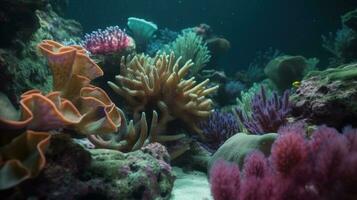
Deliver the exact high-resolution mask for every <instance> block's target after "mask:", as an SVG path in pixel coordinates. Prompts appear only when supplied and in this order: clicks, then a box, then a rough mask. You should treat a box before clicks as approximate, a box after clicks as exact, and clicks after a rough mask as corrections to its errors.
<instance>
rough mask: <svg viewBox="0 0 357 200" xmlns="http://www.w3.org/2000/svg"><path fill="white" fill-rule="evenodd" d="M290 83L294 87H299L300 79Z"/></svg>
mask: <svg viewBox="0 0 357 200" xmlns="http://www.w3.org/2000/svg"><path fill="white" fill-rule="evenodd" d="M292 85H293V87H294V88H299V87H300V85H301V82H300V81H294V82H293V84H292Z"/></svg>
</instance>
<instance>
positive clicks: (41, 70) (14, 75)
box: [0, 0, 81, 102]
mask: <svg viewBox="0 0 357 200" xmlns="http://www.w3.org/2000/svg"><path fill="white" fill-rule="evenodd" d="M46 2H47V1H17V0H16V1H7V0H6V1H2V2H1V3H0V4H2V5H1V6H0V8H4V9H6V8H8V9H7V10H6V11H4V12H1V13H7V14H5V15H8V16H4V17H5V18H6V19H7V20H8V21H7V22H6V23H5V24H2V27H3V28H2V29H1V31H3V30H4V31H5V33H1V36H2V37H1V42H0V68H1V71H2V73H1V74H0V79H1V80H2V83H3V84H1V86H0V90H1V91H3V92H4V93H6V94H7V95H8V96H9V98H10V99H11V100H12V101H14V102H16V101H18V100H19V98H20V96H21V94H22V93H23V92H25V91H27V90H30V89H39V90H41V91H43V92H49V91H50V90H51V84H52V82H51V81H52V79H51V75H50V72H49V70H48V69H47V67H46V64H45V62H44V61H43V60H42V59H40V57H39V56H38V54H37V45H38V43H40V42H41V41H42V40H44V39H53V40H57V41H63V40H65V39H69V38H72V39H73V40H75V41H79V37H78V36H79V35H80V34H81V26H80V24H79V23H78V22H76V21H73V20H66V19H63V18H61V17H60V16H58V15H57V14H56V13H55V12H54V11H53V10H52V8H51V6H50V5H47V3H46ZM3 4H5V5H3ZM8 4H9V5H8ZM15 5H17V6H18V7H17V6H15ZM46 5H47V6H46ZM32 9H33V10H32ZM36 9H38V10H36ZM3 39H4V40H3Z"/></svg>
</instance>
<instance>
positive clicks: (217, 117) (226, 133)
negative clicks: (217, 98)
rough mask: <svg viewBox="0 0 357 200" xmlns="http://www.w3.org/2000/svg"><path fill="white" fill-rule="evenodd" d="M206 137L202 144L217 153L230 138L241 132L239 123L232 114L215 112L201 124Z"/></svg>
mask: <svg viewBox="0 0 357 200" xmlns="http://www.w3.org/2000/svg"><path fill="white" fill-rule="evenodd" d="M199 127H200V128H201V129H202V131H203V134H204V136H205V141H203V142H201V144H202V145H203V146H204V147H205V148H206V149H207V150H208V151H210V152H215V151H216V150H217V149H218V148H219V147H220V146H221V145H222V144H223V143H224V142H225V141H226V140H227V139H228V138H230V137H231V136H232V135H234V134H236V133H237V132H239V127H238V122H237V119H236V117H235V116H234V115H233V114H232V113H224V112H219V111H214V112H213V113H212V114H211V115H210V117H209V118H208V119H207V120H205V121H202V122H200V123H199Z"/></svg>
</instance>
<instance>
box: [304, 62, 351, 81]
mask: <svg viewBox="0 0 357 200" xmlns="http://www.w3.org/2000/svg"><path fill="white" fill-rule="evenodd" d="M314 76H318V77H319V78H320V79H321V80H324V82H326V83H327V82H331V81H339V80H340V81H347V80H357V63H352V64H348V65H342V66H339V67H336V68H328V69H326V70H324V71H311V72H310V73H308V74H307V75H306V77H305V78H304V79H307V78H311V77H314Z"/></svg>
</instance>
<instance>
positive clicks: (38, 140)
mask: <svg viewBox="0 0 357 200" xmlns="http://www.w3.org/2000/svg"><path fill="white" fill-rule="evenodd" d="M50 137H51V136H50V135H49V134H48V133H46V132H33V131H27V132H26V133H24V134H21V135H20V136H18V137H17V138H15V139H14V140H13V141H12V142H11V143H9V144H7V145H6V146H3V147H1V148H0V190H3V189H8V188H10V187H13V186H15V185H17V184H19V183H21V182H22V181H24V180H26V179H29V178H32V177H35V176H37V175H38V174H39V172H40V171H41V170H42V169H43V168H44V166H45V164H46V158H45V151H46V149H47V147H48V145H49V142H50Z"/></svg>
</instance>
